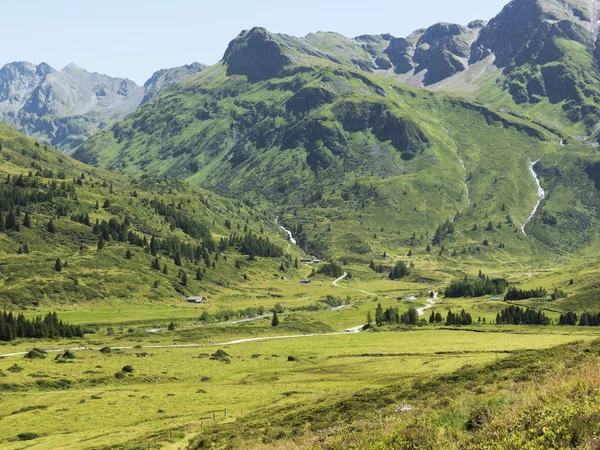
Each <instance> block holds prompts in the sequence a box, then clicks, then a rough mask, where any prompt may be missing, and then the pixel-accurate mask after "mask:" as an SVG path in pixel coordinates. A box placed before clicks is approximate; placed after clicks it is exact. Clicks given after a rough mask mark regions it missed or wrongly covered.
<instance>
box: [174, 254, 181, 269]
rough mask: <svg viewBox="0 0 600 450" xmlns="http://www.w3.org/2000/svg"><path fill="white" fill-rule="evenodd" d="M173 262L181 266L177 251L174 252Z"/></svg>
mask: <svg viewBox="0 0 600 450" xmlns="http://www.w3.org/2000/svg"><path fill="white" fill-rule="evenodd" d="M174 262H175V265H176V266H181V255H180V254H179V252H177V253H175V258H174Z"/></svg>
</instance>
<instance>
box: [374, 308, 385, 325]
mask: <svg viewBox="0 0 600 450" xmlns="http://www.w3.org/2000/svg"><path fill="white" fill-rule="evenodd" d="M382 323H383V308H382V307H381V303H379V304H378V305H377V309H376V310H375V324H376V325H381V324H382Z"/></svg>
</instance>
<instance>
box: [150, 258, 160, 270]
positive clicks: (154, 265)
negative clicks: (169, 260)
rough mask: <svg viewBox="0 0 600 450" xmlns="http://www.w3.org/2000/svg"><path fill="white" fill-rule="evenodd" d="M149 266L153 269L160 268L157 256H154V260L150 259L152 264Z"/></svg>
mask: <svg viewBox="0 0 600 450" xmlns="http://www.w3.org/2000/svg"><path fill="white" fill-rule="evenodd" d="M151 267H152V268H153V269H154V270H160V262H159V261H158V257H157V258H154V260H153V261H152V265H151Z"/></svg>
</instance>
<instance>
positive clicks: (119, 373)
mask: <svg viewBox="0 0 600 450" xmlns="http://www.w3.org/2000/svg"><path fill="white" fill-rule="evenodd" d="M115 378H117V379H119V380H120V379H121V378H125V374H124V373H123V372H117V373H115Z"/></svg>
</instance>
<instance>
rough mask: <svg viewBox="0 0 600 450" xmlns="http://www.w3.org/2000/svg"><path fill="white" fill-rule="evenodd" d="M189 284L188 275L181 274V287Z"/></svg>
mask: <svg viewBox="0 0 600 450" xmlns="http://www.w3.org/2000/svg"><path fill="white" fill-rule="evenodd" d="M187 283H188V276H187V273H185V271H183V272H182V273H181V285H182V286H187Z"/></svg>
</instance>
